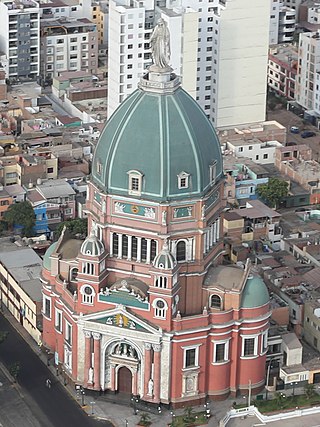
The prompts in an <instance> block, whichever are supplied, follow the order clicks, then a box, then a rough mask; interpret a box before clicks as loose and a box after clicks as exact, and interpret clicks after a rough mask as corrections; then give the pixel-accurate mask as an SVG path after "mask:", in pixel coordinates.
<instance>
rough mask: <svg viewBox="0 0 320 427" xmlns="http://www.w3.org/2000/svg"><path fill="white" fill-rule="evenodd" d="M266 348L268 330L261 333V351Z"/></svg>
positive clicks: (264, 350)
mask: <svg viewBox="0 0 320 427" xmlns="http://www.w3.org/2000/svg"><path fill="white" fill-rule="evenodd" d="M267 350H268V331H265V332H263V333H262V335H261V353H265V352H266V351H267Z"/></svg>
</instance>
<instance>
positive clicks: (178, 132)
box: [92, 73, 222, 202]
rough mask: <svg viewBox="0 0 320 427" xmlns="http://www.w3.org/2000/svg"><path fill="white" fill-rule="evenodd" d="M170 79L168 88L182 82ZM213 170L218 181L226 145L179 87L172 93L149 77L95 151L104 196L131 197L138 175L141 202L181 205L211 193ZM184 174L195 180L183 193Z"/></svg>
mask: <svg viewBox="0 0 320 427" xmlns="http://www.w3.org/2000/svg"><path fill="white" fill-rule="evenodd" d="M149 74H151V75H152V73H149ZM170 78H171V80H170V81H169V82H168V83H167V85H170V84H171V83H172V82H173V83H172V87H173V86H174V82H175V81H176V80H177V77H176V76H175V75H171V77H170ZM148 79H149V80H148ZM148 85H149V86H152V85H153V90H150V89H149V87H148ZM144 86H145V87H144ZM158 86H159V87H160V86H161V84H159V85H158ZM164 86H165V84H164ZM213 164H215V167H214V170H215V172H214V175H215V179H216V180H218V179H219V178H220V177H221V175H222V157H221V149H220V143H219V140H218V138H217V135H216V133H215V130H214V128H213V126H212V124H211V122H210V121H209V120H208V118H207V116H206V115H205V113H204V112H203V110H202V109H201V108H200V106H199V105H198V103H197V102H196V101H195V100H194V99H193V98H192V97H191V96H190V95H188V94H187V92H185V91H184V90H183V89H182V88H181V87H180V85H179V84H176V87H173V88H172V90H169V89H166V88H165V89H163V90H161V88H159V89H157V83H156V82H154V81H152V80H151V78H150V77H148V74H147V75H146V76H144V78H143V79H142V80H141V83H140V87H139V89H137V90H136V91H135V92H133V94H131V95H130V96H129V97H128V98H127V99H126V100H125V101H124V102H123V103H122V104H121V105H120V106H119V108H118V109H117V110H116V111H115V113H114V114H113V115H112V116H111V118H110V120H109V121H108V122H107V123H106V125H105V127H104V130H103V132H102V133H101V136H100V139H99V141H98V144H97V147H96V150H95V154H94V160H93V167H92V179H93V181H94V182H95V183H96V184H97V186H98V187H99V188H101V189H102V190H103V191H106V192H109V193H112V194H118V195H123V196H126V195H128V188H129V176H128V175H129V172H130V171H135V172H138V173H139V174H140V175H141V176H142V177H143V183H142V188H141V194H139V198H144V199H149V200H154V201H160V202H161V201H166V200H171V199H175V200H178V199H185V198H186V197H197V196H201V195H203V194H205V193H206V192H207V191H209V190H210V188H211V184H212V179H211V176H210V166H211V165H213ZM211 171H212V169H211ZM211 173H212V172H211ZM180 174H181V175H182V174H185V175H187V176H188V177H189V182H188V186H187V187H185V188H179V187H181V186H179V183H178V181H179V179H178V176H179V175H180ZM185 175H184V176H185Z"/></svg>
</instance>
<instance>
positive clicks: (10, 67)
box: [0, 0, 40, 82]
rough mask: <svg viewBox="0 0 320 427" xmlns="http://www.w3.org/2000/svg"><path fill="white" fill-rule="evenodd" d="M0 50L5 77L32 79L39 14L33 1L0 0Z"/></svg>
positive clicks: (37, 51) (36, 67)
mask: <svg viewBox="0 0 320 427" xmlns="http://www.w3.org/2000/svg"><path fill="white" fill-rule="evenodd" d="M0 50H1V51H2V52H3V53H4V54H5V56H6V58H7V61H6V62H5V63H4V65H5V67H6V69H5V71H6V77H7V78H9V79H12V81H13V82H14V81H17V80H19V79H31V80H36V78H37V76H38V75H39V67H40V14H39V5H38V3H37V2H35V1H33V0H16V1H2V2H0Z"/></svg>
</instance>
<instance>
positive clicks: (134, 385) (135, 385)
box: [132, 369, 138, 396]
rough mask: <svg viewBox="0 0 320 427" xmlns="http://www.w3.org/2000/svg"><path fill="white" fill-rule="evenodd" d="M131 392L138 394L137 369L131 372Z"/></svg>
mask: <svg viewBox="0 0 320 427" xmlns="http://www.w3.org/2000/svg"><path fill="white" fill-rule="evenodd" d="M132 394H133V395H134V396H137V394H138V369H133V373H132Z"/></svg>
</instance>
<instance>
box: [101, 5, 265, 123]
mask: <svg viewBox="0 0 320 427" xmlns="http://www.w3.org/2000/svg"><path fill="white" fill-rule="evenodd" d="M154 10H155V9H154V4H153V1H152V0H148V1H146V2H132V3H129V2H120V1H113V2H112V1H111V2H110V10H109V13H110V21H109V53H108V55H109V56H108V62H109V70H110V73H109V79H110V86H109V91H110V92H109V96H110V100H109V105H108V109H109V117H110V115H111V114H112V112H113V111H114V110H115V108H116V107H117V106H118V105H119V103H120V102H121V101H122V100H124V99H125V98H126V96H128V95H129V94H130V93H131V92H132V91H133V90H134V88H135V87H136V84H137V82H138V78H139V77H141V75H142V74H143V73H144V72H145V69H146V67H147V66H148V65H150V62H151V56H150V46H149V43H148V40H149V38H150V35H151V32H152V28H153V27H154V25H155V22H156V20H157V18H158V17H160V16H161V17H162V18H163V19H164V20H166V22H167V23H168V27H169V28H170V31H171V38H172V39H174V40H175V43H174V44H172V46H173V47H172V49H176V50H175V51H174V52H172V55H171V58H172V59H171V65H172V67H173V69H174V70H175V72H177V73H178V74H181V75H182V76H183V81H182V84H183V87H184V89H186V90H187V91H189V90H190V89H189V87H190V85H191V92H190V94H191V95H192V96H193V91H194V87H195V92H196V99H197V101H198V102H199V104H200V106H201V107H202V108H203V110H204V111H205V113H206V115H207V117H209V118H210V119H211V120H212V121H213V123H214V125H215V126H216V127H218V128H223V127H229V126H236V125H239V124H247V123H253V122H257V121H264V120H265V104H266V80H267V76H266V67H267V61H268V45H269V19H270V17H269V15H270V5H269V4H268V2H266V1H264V0H258V1H255V2H254V4H253V3H252V2H251V1H249V0H225V1H219V0H214V1H209V0H205V1H202V2H199V0H192V1H188V2H185V1H182V2H181V7H176V6H175V5H170V4H169V3H165V2H163V3H159V5H158V7H157V8H156V13H154ZM196 15H198V23H197V22H196ZM129 17H130V18H129ZM129 21H130V22H129ZM186 25H188V27H185V26H186ZM182 27H183V32H181V30H180V28H182ZM194 32H198V34H196V35H195V34H194ZM181 36H182V39H180V38H181ZM186 37H187V38H188V44H187V43H186V41H185V40H184V39H185V38H186ZM182 52H183V55H182V54H181V53H182ZM129 57H130V58H129ZM184 61H185V63H184V64H183V62H184ZM194 64H196V70H195V68H194V67H195V66H194ZM194 79H196V80H195V81H194Z"/></svg>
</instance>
